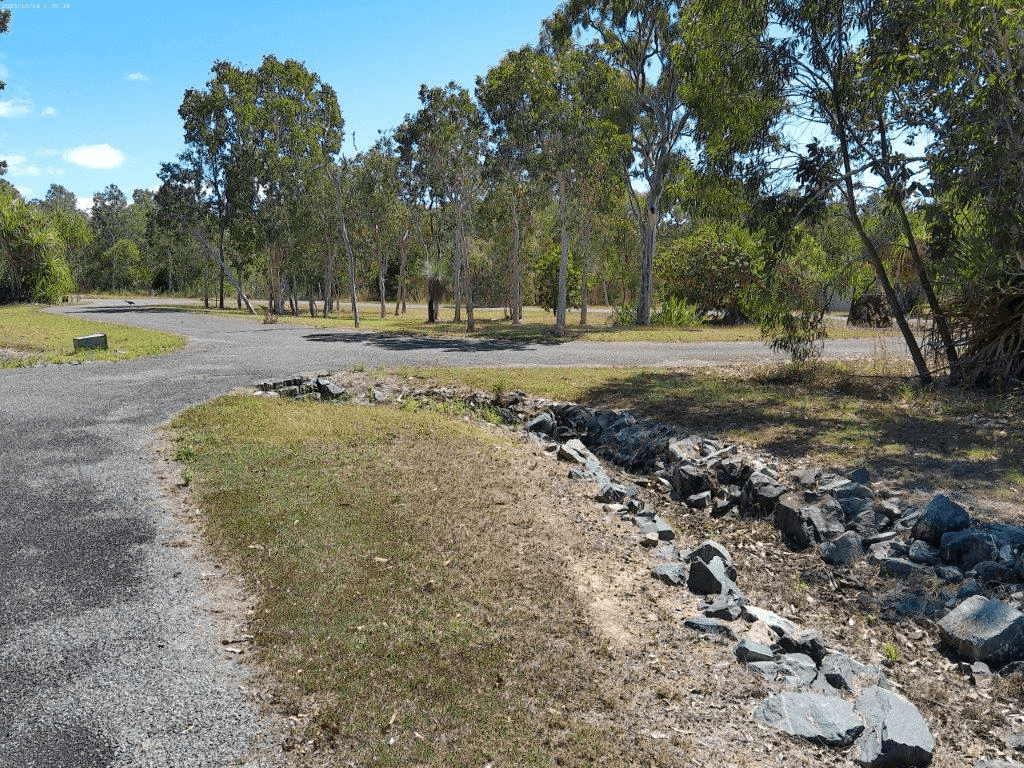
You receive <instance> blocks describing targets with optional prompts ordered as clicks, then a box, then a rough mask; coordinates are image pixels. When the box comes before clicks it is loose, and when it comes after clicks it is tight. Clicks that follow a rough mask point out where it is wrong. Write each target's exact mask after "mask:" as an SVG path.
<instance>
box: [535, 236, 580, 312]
mask: <svg viewBox="0 0 1024 768" xmlns="http://www.w3.org/2000/svg"><path fill="white" fill-rule="evenodd" d="M561 261H562V251H561V249H560V248H559V246H557V245H552V246H551V247H550V248H548V249H547V250H546V251H544V252H543V253H542V254H541V255H540V256H538V257H537V259H536V260H535V261H534V265H533V271H534V279H535V282H536V287H537V304H539V305H540V306H541V307H542V308H543V309H547V310H550V311H552V312H554V311H555V308H556V307H557V306H558V270H559V268H560V265H561ZM582 279H583V272H582V271H581V269H580V264H579V261H578V259H577V256H576V253H575V252H574V251H570V253H569V263H568V270H567V272H566V291H565V306H566V307H569V308H572V307H578V306H579V305H580V283H581V281H582Z"/></svg>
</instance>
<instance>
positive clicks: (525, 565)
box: [173, 397, 653, 766]
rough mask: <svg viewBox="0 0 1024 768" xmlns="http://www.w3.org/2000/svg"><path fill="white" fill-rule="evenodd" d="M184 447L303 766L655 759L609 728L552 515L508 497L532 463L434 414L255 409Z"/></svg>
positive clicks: (190, 427) (598, 649)
mask: <svg viewBox="0 0 1024 768" xmlns="http://www.w3.org/2000/svg"><path fill="white" fill-rule="evenodd" d="M173 430H174V432H175V434H176V440H177V445H178V448H177V454H178V458H179V460H181V461H182V462H183V463H184V464H185V472H186V475H185V476H186V477H187V478H189V479H190V480H191V482H192V483H193V488H194V493H195V496H196V499H197V501H198V502H199V503H200V505H201V507H202V508H203V509H204V510H205V511H206V516H205V519H206V533H207V536H208V537H209V539H210V540H211V541H212V542H213V543H214V545H215V546H216V547H218V548H219V549H220V550H222V551H223V552H224V553H226V554H227V555H228V556H229V557H230V559H231V560H232V561H233V562H234V563H236V564H237V567H238V568H239V569H240V570H241V572H242V573H243V574H244V575H245V576H246V578H247V580H248V581H249V583H251V584H254V585H257V592H258V594H257V598H258V604H257V607H256V612H255V615H254V616H253V619H252V629H251V632H252V634H253V635H255V637H256V640H255V642H256V645H257V647H258V649H259V657H260V660H261V661H262V662H264V663H265V664H266V665H267V666H268V667H269V668H270V669H271V670H272V671H273V673H274V677H275V680H276V686H277V688H278V691H279V695H280V696H282V697H283V699H284V700H285V701H286V702H288V704H287V711H288V712H289V714H292V715H294V716H295V717H296V718H297V719H298V720H300V721H301V722H302V724H303V725H302V728H301V729H300V730H299V732H297V734H296V736H295V739H294V742H293V743H294V744H295V745H297V748H298V749H299V750H301V751H309V752H311V753H314V755H313V757H315V755H316V754H320V755H321V756H322V757H323V759H325V760H328V756H330V757H329V760H330V761H335V760H339V759H341V758H342V757H345V758H346V759H354V760H356V761H358V764H360V765H363V764H366V765H379V766H390V765H395V766H398V765H403V766H404V765H436V766H455V765H476V766H479V765H484V764H485V763H487V762H489V761H491V762H494V763H495V764H500V765H551V764H562V765H587V764H596V763H597V762H599V761H600V760H601V759H602V758H604V759H606V760H608V761H610V762H609V764H615V765H636V764H641V763H645V760H646V758H645V757H644V756H645V755H646V756H650V755H652V754H653V753H652V752H651V751H650V750H649V749H648V748H647V747H644V746H642V745H641V746H640V747H637V745H635V744H634V743H633V742H634V740H635V738H634V736H633V735H632V734H630V733H629V732H628V731H625V730H624V729H623V728H622V726H621V725H620V724H619V723H618V722H617V720H615V719H612V718H609V717H608V715H607V711H608V707H609V703H608V701H607V697H608V696H609V695H612V696H613V698H614V693H611V694H610V691H613V690H614V687H612V688H609V686H608V685H607V684H606V683H607V680H608V679H609V678H614V677H615V675H614V674H613V672H614V670H613V669H612V668H611V667H609V657H608V651H607V645H606V643H605V642H603V641H602V639H601V638H600V637H599V636H598V635H597V634H596V633H595V632H594V631H593V630H592V629H591V625H590V623H589V621H588V615H587V611H586V607H585V606H584V604H583V603H582V602H581V600H580V599H579V597H578V595H577V593H576V591H575V590H574V589H573V588H572V579H571V577H570V576H569V575H568V572H567V570H566V567H565V554H564V552H563V551H562V547H561V545H560V544H559V545H555V546H552V545H550V542H552V541H556V540H557V539H556V536H557V533H556V532H555V531H553V530H552V529H551V514H553V513H552V512H551V510H552V503H555V504H557V501H556V500H549V499H543V498H536V492H535V489H529V490H521V489H520V488H519V485H518V483H516V482H514V481H510V480H511V477H514V475H515V472H516V470H517V468H519V465H520V463H521V462H522V461H523V460H522V458H521V457H520V456H519V455H518V451H519V450H521V447H519V446H516V445H514V444H513V443H512V442H511V441H510V440H509V439H507V438H501V437H494V436H490V435H488V434H485V433H482V432H481V431H480V430H479V429H478V428H476V427H474V426H472V425H470V424H468V423H466V422H463V421H461V420H453V419H451V418H450V417H448V418H446V417H444V416H443V415H440V414H435V413H430V412H425V411H424V412H406V411H398V410H394V409H367V408H361V407H358V406H338V407H327V406H323V405H316V404H302V403H286V402H281V401H270V400H261V399H255V398H244V397H229V398H226V399H222V400H220V401H217V402H214V403H212V404H208V405H204V406H202V407H199V408H196V409H193V410H191V411H188V412H186V413H185V414H183V415H182V416H180V417H179V418H178V419H176V421H175V422H174V425H173ZM522 468H523V469H524V471H527V472H528V471H530V468H529V467H528V466H524V467H522ZM534 470H536V467H534ZM538 471H539V470H538ZM541 510H545V511H546V514H545V513H542V512H541ZM638 750H639V751H638ZM310 759H313V758H310ZM330 764H337V763H335V762H331V763H330Z"/></svg>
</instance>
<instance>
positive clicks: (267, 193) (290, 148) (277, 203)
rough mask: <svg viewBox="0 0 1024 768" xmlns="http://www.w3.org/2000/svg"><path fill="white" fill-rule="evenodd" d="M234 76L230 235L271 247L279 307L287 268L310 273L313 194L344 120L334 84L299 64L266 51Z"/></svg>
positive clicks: (271, 276) (272, 286)
mask: <svg viewBox="0 0 1024 768" xmlns="http://www.w3.org/2000/svg"><path fill="white" fill-rule="evenodd" d="M232 78H233V79H232V82H231V110H232V113H233V115H234V125H235V128H234V132H235V136H236V144H235V146H233V147H232V152H231V167H230V171H229V173H228V176H227V197H228V200H229V201H231V203H232V210H233V215H232V217H231V223H232V234H233V236H235V238H236V240H238V241H239V242H240V243H242V244H245V245H248V246H249V247H250V248H253V249H254V250H255V249H262V250H265V252H266V254H267V282H268V286H269V292H270V303H271V307H272V309H273V310H274V311H281V310H283V307H284V299H285V279H286V276H287V273H288V272H289V271H291V272H299V273H304V272H306V271H307V270H306V268H305V266H306V265H305V264H302V263H301V259H300V256H301V255H302V254H303V253H308V252H309V249H308V247H307V246H308V243H309V240H310V226H309V225H310V216H309V210H308V208H309V205H310V200H311V199H312V198H313V197H315V196H310V195H309V192H310V190H311V189H312V188H313V187H315V186H316V184H317V183H318V182H319V181H322V180H323V177H324V174H325V169H330V168H331V166H332V163H333V158H334V157H335V156H337V154H338V152H339V150H340V147H341V137H342V130H343V128H344V120H343V119H342V116H341V110H340V108H339V107H338V99H337V95H336V93H335V91H334V89H333V88H332V87H331V86H330V85H328V84H326V83H324V82H323V81H322V80H321V79H320V77H319V75H317V74H316V73H313V72H310V71H309V70H307V69H306V68H305V67H304V66H303V65H302V64H301V63H300V62H297V61H294V60H291V59H289V60H286V61H280V60H278V59H277V58H276V57H274V56H266V57H265V58H264V59H263V62H262V64H261V65H260V67H259V68H258V69H256V70H255V71H247V72H233V73H232ZM293 282H294V281H293ZM293 287H294V286H293Z"/></svg>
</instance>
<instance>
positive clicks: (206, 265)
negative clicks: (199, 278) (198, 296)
mask: <svg viewBox="0 0 1024 768" xmlns="http://www.w3.org/2000/svg"><path fill="white" fill-rule="evenodd" d="M209 308H210V253H209V249H208V248H207V249H206V250H205V251H203V309H209Z"/></svg>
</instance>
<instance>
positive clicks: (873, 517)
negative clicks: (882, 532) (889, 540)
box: [840, 499, 889, 538]
mask: <svg viewBox="0 0 1024 768" xmlns="http://www.w3.org/2000/svg"><path fill="white" fill-rule="evenodd" d="M856 501H858V502H861V504H862V505H863V506H861V507H860V508H859V509H857V510H855V511H853V512H850V511H849V510H848V509H847V507H846V506H843V511H844V513H846V530H848V531H855V532H856V533H857V534H859V535H860V537H861V538H864V537H865V536H874V535H875V534H876V533H878V530H879V527H880V526H879V522H881V525H882V526H883V527H884V526H885V525H887V524H888V522H889V518H887V517H885V515H882V516H881V521H879V515H878V513H877V512H875V505H874V503H873V502H870V501H866V500H864V499H857V500H856ZM843 503H844V502H840V504H841V505H842V504H843Z"/></svg>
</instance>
